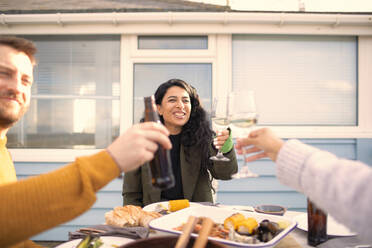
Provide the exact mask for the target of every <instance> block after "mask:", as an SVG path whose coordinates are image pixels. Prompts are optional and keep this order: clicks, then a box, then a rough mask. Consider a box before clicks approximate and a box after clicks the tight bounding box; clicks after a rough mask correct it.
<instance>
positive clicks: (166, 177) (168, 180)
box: [144, 95, 175, 190]
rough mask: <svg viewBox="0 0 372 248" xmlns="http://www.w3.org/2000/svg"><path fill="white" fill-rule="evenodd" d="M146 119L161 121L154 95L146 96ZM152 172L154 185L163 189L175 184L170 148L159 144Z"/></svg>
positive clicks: (151, 167)
mask: <svg viewBox="0 0 372 248" xmlns="http://www.w3.org/2000/svg"><path fill="white" fill-rule="evenodd" d="M144 100H145V121H154V122H158V123H160V119H159V115H158V113H157V111H156V105H155V98H154V95H152V96H149V97H145V99H144ZM150 169H151V174H152V180H151V181H152V185H154V186H155V187H157V188H160V189H162V190H165V189H169V188H172V187H173V186H174V183H175V182H174V175H173V171H172V163H171V159H170V152H169V150H166V149H164V147H162V146H161V145H159V144H158V150H157V151H156V153H155V156H154V159H153V160H151V161H150Z"/></svg>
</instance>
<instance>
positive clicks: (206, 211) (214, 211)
mask: <svg viewBox="0 0 372 248" xmlns="http://www.w3.org/2000/svg"><path fill="white" fill-rule="evenodd" d="M234 213H242V214H243V215H244V216H246V217H253V218H255V219H256V220H257V222H258V223H259V222H261V221H262V220H264V219H268V220H270V221H275V222H277V221H280V220H282V221H287V222H288V223H289V225H288V227H287V228H286V229H284V230H283V231H282V232H280V233H279V234H278V235H277V236H275V238H273V239H272V240H270V241H269V242H266V243H261V244H244V243H239V242H234V241H230V240H225V239H220V238H212V237H209V238H208V239H210V240H214V241H216V242H220V243H223V244H226V245H231V246H240V247H271V246H274V245H275V244H277V243H278V242H279V241H280V240H281V239H282V238H284V237H285V236H286V235H287V234H288V233H289V232H291V231H292V230H293V229H294V228H295V227H296V225H297V222H296V221H293V220H291V219H289V218H285V217H282V216H277V215H267V214H259V213H253V212H247V211H238V210H231V209H225V208H218V207H213V206H202V205H200V206H197V207H191V208H185V209H181V210H179V211H177V212H174V213H171V214H168V215H164V216H162V217H160V218H157V219H154V220H152V221H151V222H150V227H151V228H153V229H155V230H157V231H163V232H167V233H173V234H177V235H180V234H181V232H180V231H176V230H174V228H175V227H178V226H180V225H181V224H183V223H186V222H187V219H188V217H189V216H190V215H192V216H196V217H209V218H211V219H212V220H213V221H214V222H215V223H223V222H224V220H225V219H226V218H227V217H229V216H231V215H232V214H234ZM191 235H192V236H197V234H194V233H193V234H191Z"/></svg>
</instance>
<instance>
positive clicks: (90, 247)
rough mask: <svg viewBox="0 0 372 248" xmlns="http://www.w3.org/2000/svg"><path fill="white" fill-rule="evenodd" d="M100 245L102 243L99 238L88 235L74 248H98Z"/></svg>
mask: <svg viewBox="0 0 372 248" xmlns="http://www.w3.org/2000/svg"><path fill="white" fill-rule="evenodd" d="M102 245H103V242H102V240H101V239H100V238H99V237H92V236H90V235H87V236H85V238H84V239H82V240H81V241H80V243H79V244H78V245H77V246H76V248H99V247H101V246H102Z"/></svg>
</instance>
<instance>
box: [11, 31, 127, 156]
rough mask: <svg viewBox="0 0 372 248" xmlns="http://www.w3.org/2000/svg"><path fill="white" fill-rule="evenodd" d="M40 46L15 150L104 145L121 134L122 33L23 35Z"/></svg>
mask: <svg viewBox="0 0 372 248" xmlns="http://www.w3.org/2000/svg"><path fill="white" fill-rule="evenodd" d="M26 38H28V39H31V40H33V41H35V43H36V46H37V48H38V53H37V55H36V57H37V61H38V65H37V66H36V67H35V70H34V75H35V83H34V85H33V86H32V97H31V106H30V109H29V111H28V112H27V114H26V115H25V117H24V118H23V119H22V120H21V121H20V122H19V123H17V125H16V126H14V127H13V128H11V130H10V132H9V133H8V146H9V147H13V148H17V147H21V148H49V149H51V148H66V149H67V148H70V149H71V148H73V149H76V148H89V149H90V148H97V149H98V148H105V147H106V146H107V145H109V144H110V143H111V142H112V140H113V139H114V138H115V137H117V136H118V135H119V117H120V116H119V115H120V111H119V106H120V105H119V104H120V103H119V100H120V98H119V93H120V36H102V35H99V36H72V35H68V36H27V37H26Z"/></svg>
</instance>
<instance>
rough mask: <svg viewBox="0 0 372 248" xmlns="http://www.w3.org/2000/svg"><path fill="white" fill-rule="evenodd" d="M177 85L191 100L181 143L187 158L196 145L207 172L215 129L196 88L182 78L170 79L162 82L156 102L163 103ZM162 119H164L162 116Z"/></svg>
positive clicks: (202, 166) (204, 169)
mask: <svg viewBox="0 0 372 248" xmlns="http://www.w3.org/2000/svg"><path fill="white" fill-rule="evenodd" d="M173 86H177V87H180V88H182V89H184V90H186V92H187V93H188V95H189V97H190V102H191V114H190V119H189V121H188V122H187V123H186V124H185V125H184V126H183V127H182V131H181V144H182V145H183V146H184V147H185V153H186V159H187V158H188V157H189V156H190V151H189V149H188V147H191V146H195V147H197V148H198V150H200V152H201V154H202V162H201V169H202V171H203V172H207V170H208V168H209V166H210V160H209V156H210V154H209V147H210V145H211V142H212V139H213V135H214V133H213V131H212V129H211V125H210V122H209V118H208V117H207V112H206V111H205V110H204V108H203V107H202V106H201V103H200V99H199V95H198V93H197V92H196V89H195V88H194V87H193V86H191V85H190V84H188V83H186V82H185V81H183V80H181V79H170V80H168V81H167V82H165V83H163V84H161V85H160V86H159V87H158V89H157V90H156V92H155V103H156V104H157V105H161V102H162V100H163V97H164V95H165V93H166V92H167V91H168V89H169V88H171V87H173ZM160 119H161V121H162V122H163V123H164V119H163V117H162V116H160Z"/></svg>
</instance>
